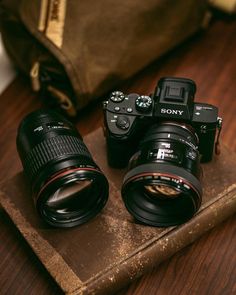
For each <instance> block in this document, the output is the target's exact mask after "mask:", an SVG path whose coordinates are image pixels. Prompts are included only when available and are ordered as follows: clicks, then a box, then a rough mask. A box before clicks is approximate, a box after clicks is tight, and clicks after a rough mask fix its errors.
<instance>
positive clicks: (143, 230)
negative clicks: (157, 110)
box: [0, 129, 236, 295]
mask: <svg viewBox="0 0 236 295" xmlns="http://www.w3.org/2000/svg"><path fill="white" fill-rule="evenodd" d="M85 143H86V145H87V146H88V148H89V149H90V151H91V153H92V155H93V157H94V159H95V161H96V162H97V164H98V165H99V166H100V168H101V169H102V170H103V172H104V173H105V174H106V176H107V177H108V180H109V183H110V196H109V201H108V203H107V205H106V207H105V208H104V209H103V211H102V212H101V213H100V214H99V215H98V216H97V217H95V218H94V219H92V220H90V221H89V222H87V223H86V224H84V225H81V226H78V227H75V228H71V229H54V228H50V227H49V226H47V225H45V224H44V223H42V222H41V220H40V219H39V217H38V215H37V213H36V211H35V208H34V206H33V201H32V199H31V196H30V193H29V188H28V187H27V185H26V184H25V181H24V176H23V174H22V173H19V174H18V175H16V176H15V177H14V178H12V179H10V180H8V181H6V182H5V183H3V184H1V193H0V201H1V204H2V206H3V208H4V209H5V210H6V212H7V213H8V215H9V216H10V218H11V219H12V221H13V222H14V224H15V225H16V227H17V228H18V230H19V231H20V232H21V234H22V235H23V236H24V238H25V239H26V241H27V242H28V243H29V245H30V246H31V248H32V250H33V251H34V252H35V254H36V255H37V256H38V257H39V259H40V260H41V262H42V263H43V265H44V266H45V268H46V269H47V270H48V272H49V273H50V274H51V276H52V277H53V278H54V279H55V281H56V282H57V283H58V285H59V286H60V287H61V288H62V290H63V291H64V292H65V293H66V294H70V295H72V294H73V295H75V294H110V293H114V292H115V291H116V290H118V289H120V288H121V287H123V286H124V285H125V284H127V283H129V282H130V281H132V280H135V279H136V278H138V277H139V276H141V275H142V274H144V273H145V272H147V271H148V270H149V269H151V268H152V267H154V266H157V265H158V264H159V263H160V262H161V261H163V260H164V259H166V258H168V257H170V256H171V255H173V254H174V253H175V252H177V251H178V250H179V249H181V248H183V247H185V246H186V245H188V244H190V243H192V242H193V241H194V240H196V239H197V238H198V237H200V236H201V235H202V234H204V233H205V232H206V231H208V230H209V229H211V228H212V227H214V226H215V225H216V224H218V223H220V222H222V221H223V220H224V219H226V218H227V217H228V216H230V215H232V214H233V213H234V212H235V211H236V174H235V167H236V156H235V155H234V154H232V153H231V152H229V151H228V150H227V148H225V147H223V148H222V152H221V155H220V156H217V157H215V158H214V160H213V161H212V162H211V163H208V164H204V165H202V167H203V180H202V182H203V191H204V194H203V203H202V206H201V208H200V210H199V212H198V213H197V214H196V215H195V216H194V217H193V218H192V219H191V220H190V221H188V222H187V223H185V224H182V225H180V226H176V227H167V228H155V227H150V226H145V225H141V224H138V223H136V222H135V221H134V219H133V218H132V217H131V215H130V214H129V213H128V212H127V210H126V209H125V207H124V204H123V202H122V200H121V196H120V186H121V183H122V178H123V176H124V173H125V171H124V170H115V169H112V168H109V167H108V165H107V162H106V150H105V148H106V147H105V140H104V137H103V134H102V130H101V129H99V130H97V131H95V132H94V133H92V134H90V135H88V136H87V137H86V138H85Z"/></svg>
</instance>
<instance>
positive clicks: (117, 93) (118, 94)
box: [110, 91, 125, 102]
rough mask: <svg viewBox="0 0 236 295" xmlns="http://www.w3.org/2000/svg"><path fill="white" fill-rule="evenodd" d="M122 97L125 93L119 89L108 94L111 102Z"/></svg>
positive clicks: (118, 100)
mask: <svg viewBox="0 0 236 295" xmlns="http://www.w3.org/2000/svg"><path fill="white" fill-rule="evenodd" d="M124 98H125V95H124V93H123V92H121V91H113V92H112V93H111V96H110V99H111V101H113V102H121V101H123V100H124Z"/></svg>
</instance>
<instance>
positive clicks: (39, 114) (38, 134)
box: [17, 110, 109, 227]
mask: <svg viewBox="0 0 236 295" xmlns="http://www.w3.org/2000/svg"><path fill="white" fill-rule="evenodd" d="M17 150H18V153H19V155H20V158H21V161H22V164H23V167H24V172H25V176H26V178H27V179H28V180H29V182H30V185H31V191H32V195H33V199H34V202H35V205H36V208H37V210H38V212H39V215H40V216H41V217H42V219H43V220H44V221H46V222H47V223H48V224H50V225H52V226H56V227H72V226H75V225H78V224H82V223H84V222H86V221H88V220H89V219H90V218H92V217H93V216H95V215H96V214H97V213H98V212H100V211H101V210H102V208H103V207H104V206H105V204H106V202H107V199H108V191H109V189H108V182H107V179H106V177H105V176H104V174H103V173H102V172H101V170H100V169H99V167H98V166H97V165H96V163H95V162H94V161H93V159H92V157H91V155H90V153H89V151H88V149H87V147H86V146H85V144H84V142H83V140H82V138H81V136H80V134H79V133H78V131H77V130H76V128H75V126H74V125H72V124H71V123H70V122H69V121H68V120H66V119H65V118H64V117H62V116H61V115H60V114H58V113H56V112H54V111H50V110H38V111H35V112H33V113H30V114H29V115H27V116H26V117H25V118H24V119H23V120H22V122H21V124H20V126H19V129H18V134H17Z"/></svg>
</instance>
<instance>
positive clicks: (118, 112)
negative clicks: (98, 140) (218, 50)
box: [104, 77, 222, 226]
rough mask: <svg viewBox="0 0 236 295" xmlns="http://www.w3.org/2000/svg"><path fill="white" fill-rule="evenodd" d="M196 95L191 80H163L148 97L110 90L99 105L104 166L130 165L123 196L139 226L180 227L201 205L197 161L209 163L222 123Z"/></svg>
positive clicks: (211, 106) (210, 108) (215, 112)
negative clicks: (102, 109) (196, 100)
mask: <svg viewBox="0 0 236 295" xmlns="http://www.w3.org/2000/svg"><path fill="white" fill-rule="evenodd" d="M195 92H196V85H195V83H194V81H192V80H190V79H185V78H171V77H168V78H162V79H160V80H159V82H158V84H157V87H156V89H155V91H154V93H153V94H151V95H139V94H136V93H132V94H128V95H126V94H124V93H122V92H121V91H114V92H112V93H111V95H110V97H109V99H108V100H107V101H105V102H104V117H105V136H106V142H107V156H108V162H109V165H110V166H112V167H114V168H122V167H125V166H126V165H127V164H128V162H129V171H128V173H127V174H126V176H125V178H124V182H123V186H122V197H123V200H124V202H125V205H126V207H127V209H128V210H129V212H130V213H131V214H132V215H133V216H134V217H135V218H136V219H137V220H139V221H141V222H143V223H146V224H150V225H155V226H169V225H175V224H179V223H182V222H184V221H186V220H188V219H189V218H190V217H192V216H193V214H194V213H195V212H197V210H198V208H199V206H200V204H201V197H202V188H201V184H200V181H199V178H200V160H201V162H207V161H210V160H211V159H212V156H213V151H214V146H215V141H216V131H217V128H219V130H220V127H221V123H222V120H221V119H220V118H219V117H218V109H217V107H215V106H213V105H210V104H205V103H195V102H194V95H195Z"/></svg>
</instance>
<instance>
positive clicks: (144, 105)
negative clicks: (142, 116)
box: [135, 95, 152, 112]
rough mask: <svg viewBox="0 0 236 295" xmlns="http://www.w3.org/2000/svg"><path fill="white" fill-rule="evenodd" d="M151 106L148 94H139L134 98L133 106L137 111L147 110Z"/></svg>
mask: <svg viewBox="0 0 236 295" xmlns="http://www.w3.org/2000/svg"><path fill="white" fill-rule="evenodd" d="M151 106H152V99H151V97H150V96H148V95H141V96H139V97H138V98H136V100H135V107H136V110H137V111H140V112H148V111H149V110H150V108H151Z"/></svg>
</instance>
